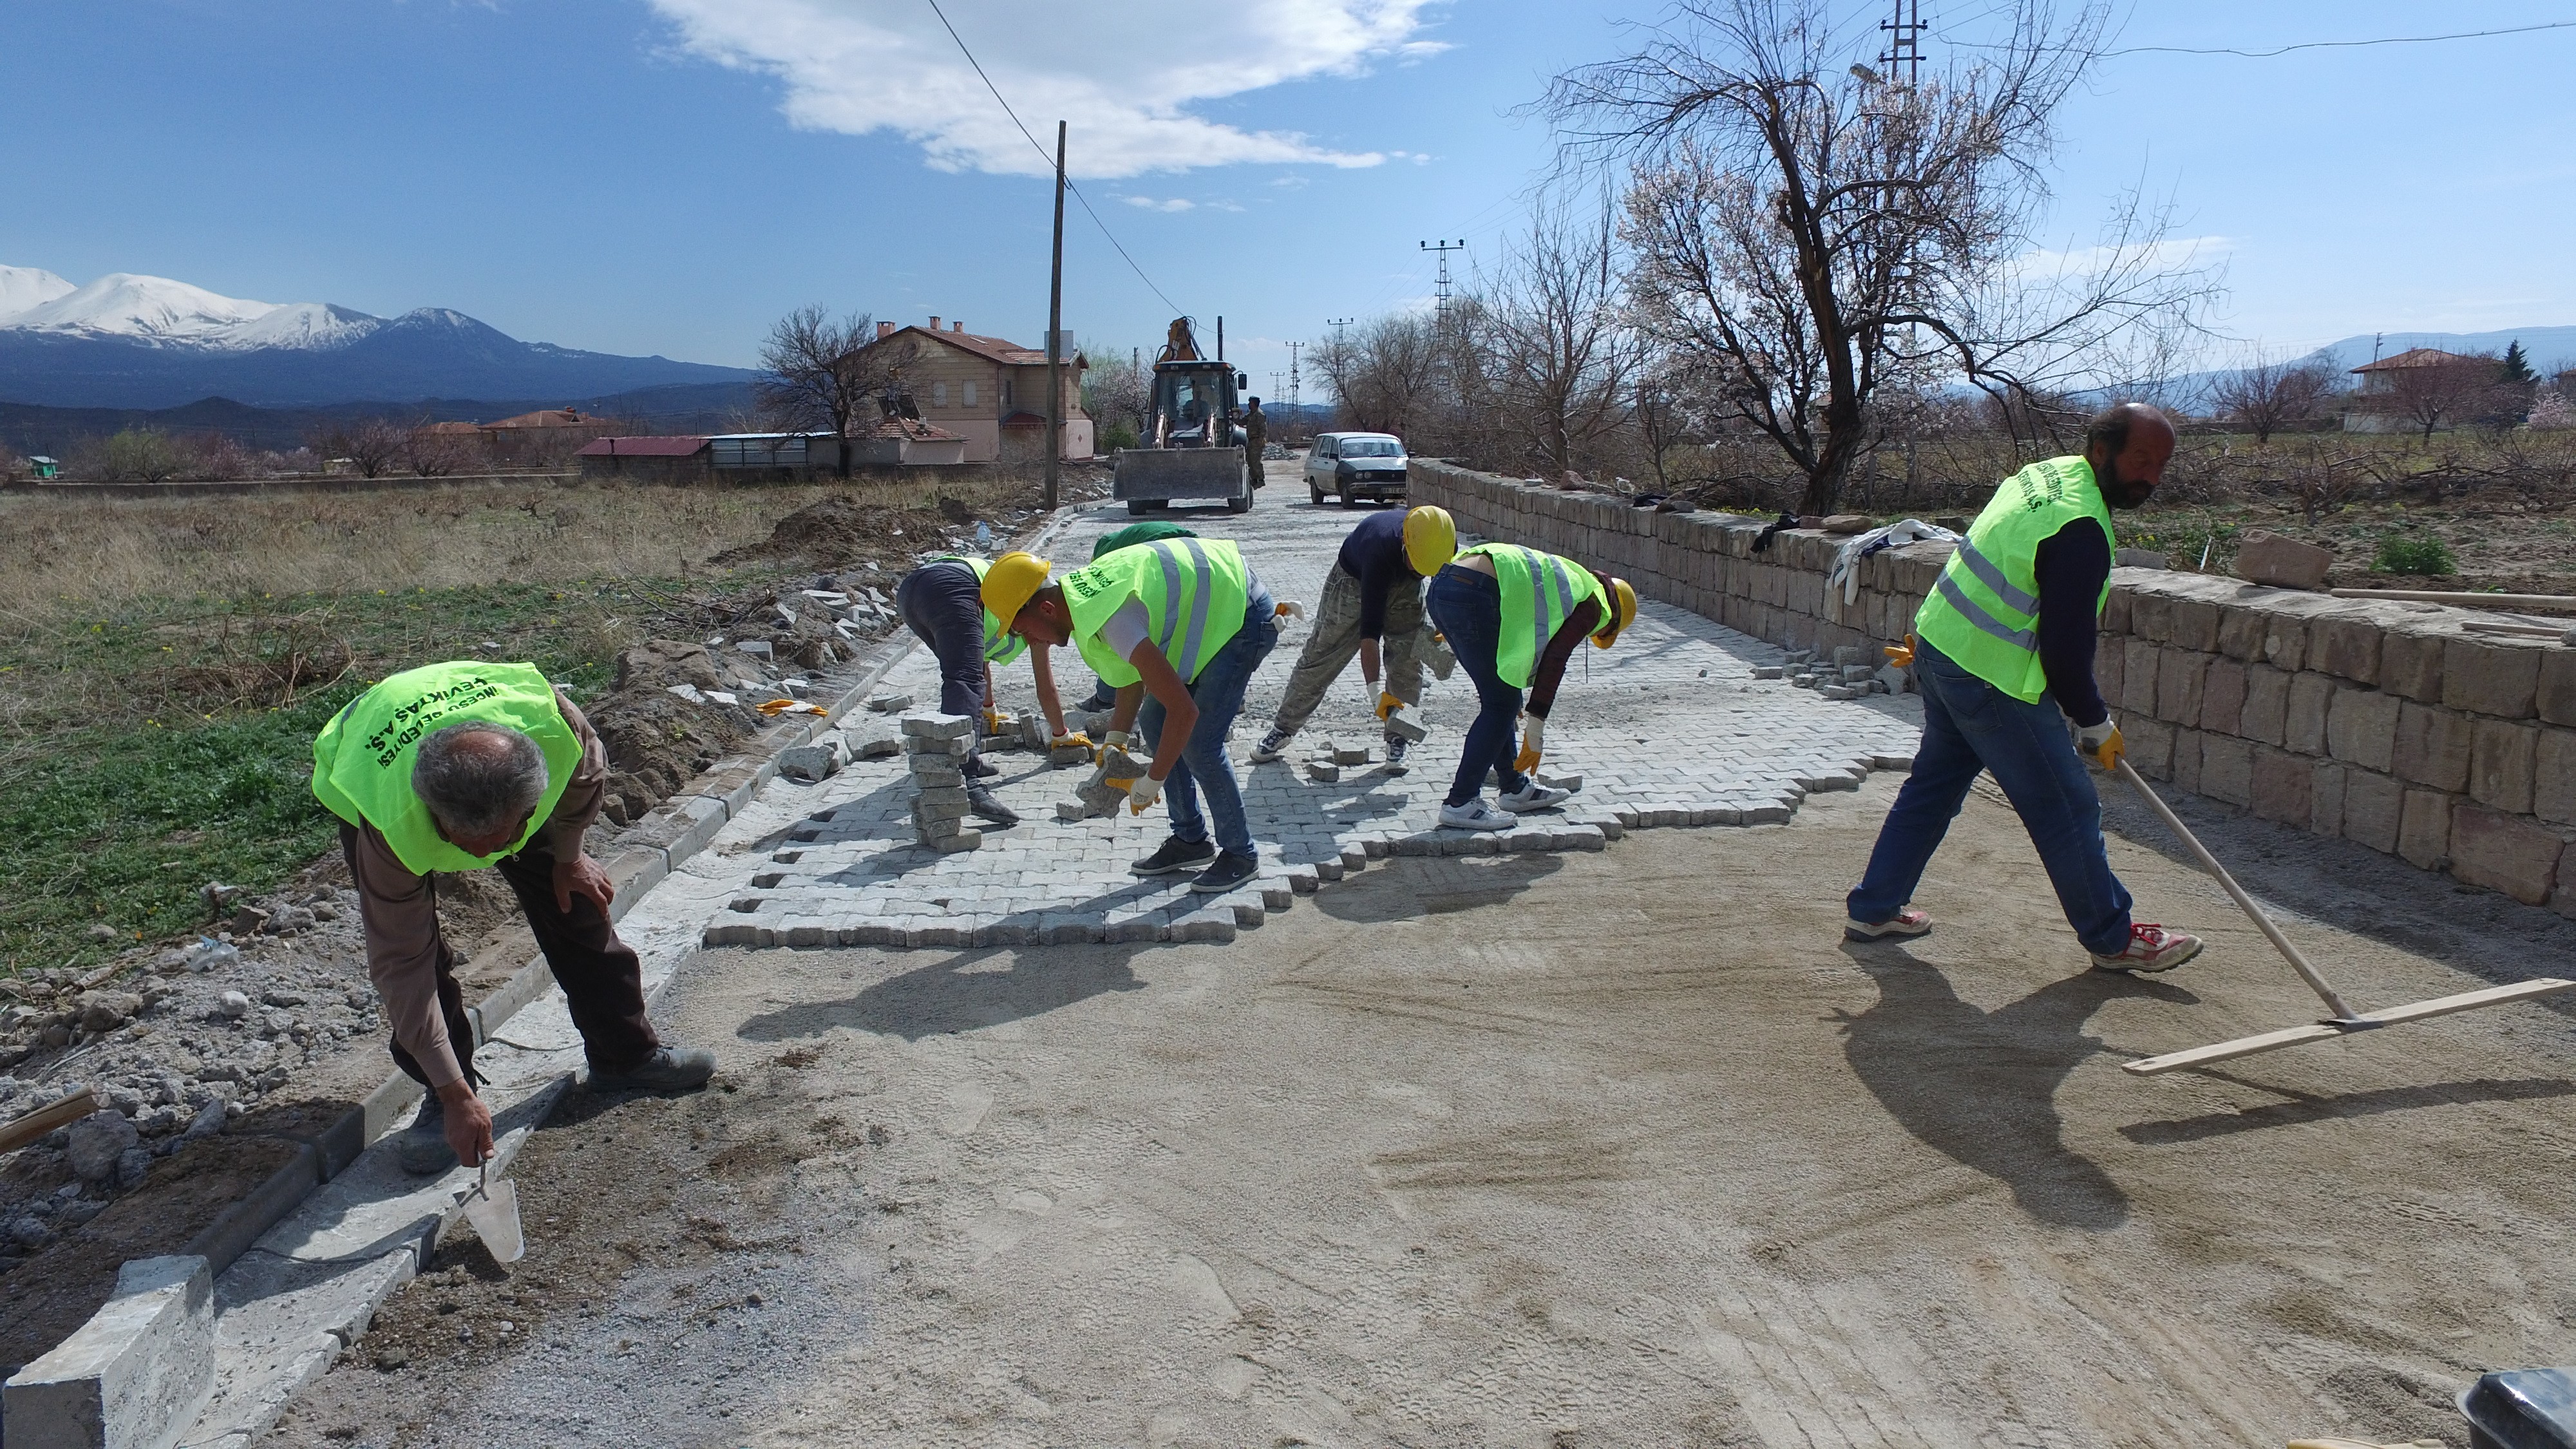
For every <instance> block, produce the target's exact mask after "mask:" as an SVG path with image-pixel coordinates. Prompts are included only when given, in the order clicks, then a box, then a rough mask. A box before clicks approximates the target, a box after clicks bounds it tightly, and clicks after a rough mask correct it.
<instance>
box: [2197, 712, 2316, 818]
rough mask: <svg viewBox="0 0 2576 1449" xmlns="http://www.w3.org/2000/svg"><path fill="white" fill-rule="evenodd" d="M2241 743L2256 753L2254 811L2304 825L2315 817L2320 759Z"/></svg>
mask: <svg viewBox="0 0 2576 1449" xmlns="http://www.w3.org/2000/svg"><path fill="white" fill-rule="evenodd" d="M2211 738H2212V739H2215V738H2217V737H2216V736H2214V735H2213V736H2211ZM2238 743H2240V744H2244V746H2245V748H2246V749H2248V750H2251V751H2252V752H2253V756H2254V780H2253V786H2252V791H2251V793H2252V804H2253V807H2254V813H2255V814H2257V815H2260V816H2262V817H2263V818H2264V819H2266V820H2278V821H2280V822H2281V823H2283V824H2285V825H2297V826H2303V827H2304V826H2306V825H2307V824H2308V823H2309V822H2310V821H2311V820H2312V819H2314V818H2315V814H2316V773H2317V763H2318V762H2317V761H2314V760H2311V759H2309V758H2307V757H2306V756H2304V755H2293V754H2291V753H2289V752H2288V751H2286V750H2276V749H2273V748H2271V747H2270V746H2268V745H2257V744H2252V743H2250V742H2245V741H2239V742H2238ZM2204 773H2206V771H2204Z"/></svg>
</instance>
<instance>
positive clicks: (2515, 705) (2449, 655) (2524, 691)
mask: <svg viewBox="0 0 2576 1449" xmlns="http://www.w3.org/2000/svg"><path fill="white" fill-rule="evenodd" d="M2541 652H2542V651H2541V650H2539V649H2536V648H2524V647H2520V646H2517V645H2511V644H2496V643H2489V642H2487V641H2484V640H2479V639H2465V638H2462V639H2452V640H2449V641H2447V642H2446V643H2445V644H2444V646H2443V651H2442V703H2444V704H2447V705H2449V706H2450V707H2451V708H2453V709H2465V710H2469V711H2471V712H2473V713H2476V714H2489V715H2494V716H2495V717H2497V718H2498V719H2529V718H2531V717H2532V716H2533V715H2534V714H2536V713H2538V709H2537V707H2536V706H2537V703H2538V696H2539V688H2540V658H2541Z"/></svg>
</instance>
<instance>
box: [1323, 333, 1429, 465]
mask: <svg viewBox="0 0 2576 1449" xmlns="http://www.w3.org/2000/svg"><path fill="white" fill-rule="evenodd" d="M1441 342H1442V337H1441V335H1440V328H1439V326H1438V324H1437V323H1436V322H1434V320H1433V319H1432V318H1430V317H1428V316H1422V315H1418V314H1412V313H1400V312H1399V313H1390V314H1389V315H1387V316H1384V317H1377V318H1372V319H1371V320H1369V321H1368V322H1366V323H1364V324H1363V325H1362V326H1361V327H1360V329H1359V332H1358V334H1357V335H1356V336H1354V337H1353V338H1351V340H1350V341H1349V342H1347V343H1327V344H1325V345H1324V346H1322V347H1319V348H1317V349H1316V368H1317V370H1318V371H1320V372H1322V373H1323V374H1324V376H1325V377H1326V378H1327V379H1328V380H1330V381H1331V383H1332V385H1333V392H1334V395H1335V396H1337V397H1338V398H1340V400H1341V410H1342V413H1343V416H1344V419H1345V420H1346V421H1347V422H1348V423H1349V425H1350V426H1351V427H1353V428H1357V429H1361V430H1364V431H1367V432H1373V433H1394V434H1396V435H1397V436H1398V437H1403V438H1408V439H1410V438H1411V437H1412V436H1413V428H1414V424H1415V423H1416V421H1417V420H1427V419H1428V417H1429V414H1430V412H1431V407H1430V404H1431V401H1432V389H1433V387H1434V385H1435V383H1436V382H1437V380H1438V377H1439V372H1440V362H1441V357H1440V351H1441Z"/></svg>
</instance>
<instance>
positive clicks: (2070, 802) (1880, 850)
mask: <svg viewBox="0 0 2576 1449" xmlns="http://www.w3.org/2000/svg"><path fill="white" fill-rule="evenodd" d="M2173 450H2174V430H2173V424H2171V423H2169V422H2167V421H2166V420H2165V416H2164V414H2163V413H2160V412H2158V411H2157V410H2156V409H2154V408H2152V407H2150V406H2148V405H2147V404H2145V403H2121V404H2118V405H2116V406H2114V407H2110V408H2106V409H2104V410H2103V411H2101V412H2100V413H2097V414H2095V415H2094V417H2093V420H2092V422H2091V423H2090V424H2088V425H2087V426H2086V428H2085V430H2084V452H2083V454H2082V455H2081V456H2080V457H2079V456H2070V457H2063V458H2050V459H2048V460H2046V461H2044V462H2039V463H2033V464H2031V465H2030V466H2029V467H2027V468H2024V469H2022V470H2021V471H2020V472H2018V473H2016V474H2014V475H2013V476H2012V477H2010V478H2007V479H2005V480H2004V482H2003V486H2002V487H2000V488H1997V489H1996V490H1995V496H1994V498H1993V500H1992V501H1990V502H1989V503H1987V504H1986V507H1985V511H1984V512H1982V513H1980V514H1978V515H1977V521H1976V522H1975V523H1974V524H1973V525H1971V526H1970V527H1969V529H1968V536H1967V537H1966V538H1965V539H1962V540H1961V541H1960V543H1959V548H1958V551H1957V552H1956V553H1954V554H1952V555H1951V557H1950V561H1949V563H1948V564H1947V565H1946V566H1945V567H1944V568H1943V569H1942V571H1941V577H1940V580H1939V582H1938V583H1937V584H1936V585H1935V586H1934V588H1933V590H1932V593H1931V596H1930V597H1928V598H1926V599H1925V600H1924V601H1923V608H1922V610H1921V611H1920V612H1919V613H1917V614H1916V615H1915V619H1914V632H1915V635H1916V636H1917V642H1916V644H1915V646H1914V654H1913V664H1914V678H1915V683H1916V685H1917V687H1918V688H1919V689H1921V691H1922V694H1923V742H1922V744H1921V745H1920V746H1918V747H1917V749H1916V752H1915V756H1914V772H1913V773H1912V774H1911V775H1909V776H1907V777H1906V781H1905V785H1904V787H1903V788H1902V789H1900V790H1899V791H1897V795H1896V804H1895V805H1894V806H1893V807H1892V808H1891V809H1890V810H1889V811H1888V813H1887V822H1886V823H1885V824H1884V825H1882V826H1881V827H1880V828H1879V833H1878V845H1877V847H1876V848H1875V849H1873V850H1872V851H1871V852H1870V857H1869V869H1868V871H1867V872H1866V873H1864V874H1863V875H1862V877H1861V882H1860V884H1859V885H1858V886H1855V887H1854V888H1853V889H1852V892H1851V895H1850V897H1849V899H1848V901H1847V903H1846V906H1847V910H1848V912H1849V917H1850V919H1849V920H1848V921H1847V922H1846V923H1845V925H1844V934H1845V935H1846V936H1848V937H1849V938H1850V939H1852V940H1856V941H1866V940H1876V939H1879V938H1881V937H1885V936H1920V935H1922V934H1924V933H1925V932H1927V931H1929V930H1931V929H1932V918H1931V917H1930V916H1929V915H1927V914H1925V913H1924V912H1922V911H1919V910H1916V909H1915V908H1914V907H1913V906H1912V905H1910V904H1909V902H1910V901H1911V900H1912V898H1913V895H1914V888H1915V886H1916V885H1917V884H1918V883H1919V882H1920V881H1921V880H1922V879H1923V871H1924V868H1925V867H1926V866H1927V865H1929V864H1930V863H1931V860H1932V852H1933V851H1934V850H1935V849H1937V848H1938V847H1939V846H1940V844H1941V837H1942V836H1943V835H1944V834H1945V833H1947V832H1948V830H1949V828H1950V819H1951V817H1952V816H1955V815H1957V814H1958V813H1959V807H1960V805H1961V804H1962V803H1964V802H1965V801H1966V799H1967V797H1968V787H1969V785H1971V784H1973V783H1974V782H1975V780H1976V778H1977V775H1978V773H1979V772H1980V771H1985V770H1991V771H1993V772H1994V776H1995V781H1996V783H1998V784H2000V785H2001V786H2003V791H2004V796H2005V798H2006V799H2008V800H2010V801H2011V802H2012V807H2013V810H2014V812H2015V813H2016V814H2018V815H2020V816H2021V822H2022V825H2023V827H2024V828H2026V829H2027V830H2029V831H2030V839H2031V844H2032V845H2034V846H2037V847H2038V849H2039V858H2040V861H2041V863H2042V864H2043V865H2045V866H2046V867H2047V868H2048V878H2049V881H2050V883H2051V884H2052V885H2054V886H2055V887H2056V888H2057V899H2058V904H2059V905H2061V906H2062V907H2064V908H2065V911H2066V922H2067V924H2068V925H2070V926H2073V927H2074V928H2075V935H2076V939H2077V940H2079V941H2081V942H2083V944H2084V949H2085V950H2086V951H2087V952H2089V953H2090V954H2091V956H2092V958H2093V964H2094V966H2096V967H2097V968H2099V969H2101V970H2104V971H2170V970H2172V969H2173V968H2174V967H2176V966H2180V965H2181V964H2183V963H2184V962H2186V961H2188V960H2190V959H2191V958H2192V957H2194V956H2196V955H2198V954H2200V944H2201V943H2200V940H2199V938H2198V937H2195V936H2187V935H2185V934H2183V933H2182V932H2180V931H2168V930H2166V929H2165V928H2164V927H2162V926H2155V925H2147V924H2144V923H2141V922H2133V921H2131V920H2130V919H2129V904H2130V902H2129V892H2128V889H2127V888H2126V887H2124V886H2122V885H2121V884H2120V881H2119V878H2118V877H2117V876H2114V875H2113V874H2111V862H2110V858H2109V856H2108V855H2107V854H2105V852H2104V850H2103V846H2102V802H2101V799H2100V797H2099V796H2097V795H2096V794H2095V793H2094V791H2093V782H2092V780H2091V779H2090V778H2089V777H2087V776H2086V774H2085V772H2084V764H2083V761H2085V760H2090V761H2091V762H2092V763H2094V764H2096V765H2098V766H2100V767H2101V768H2102V769H2104V770H2109V769H2111V768H2112V767H2113V765H2115V764H2116V763H2117V762H2118V761H2119V759H2120V756H2121V754H2122V753H2123V751H2124V750H2125V748H2126V746H2125V744H2124V742H2123V741H2122V740H2121V738H2120V727H2119V725H2118V723H2116V722H2115V721H2113V720H2112V718H2111V711H2110V707H2109V706H2107V705H2105V704H2104V703H2103V702H2102V694H2101V691H2100V690H2099V689H2098V688H2096V687H2095V685H2094V683H2093V649H2094V631H2095V628H2096V625H2097V623H2098V621H2099V620H2100V618H2101V613H2102V605H2103V603H2104V602H2105V601H2106V600H2108V599H2109V598H2110V596H2111V513H2110V510H2111V509H2114V508H2123V509H2125V508H2135V507H2137V506H2139V505H2140V504H2142V503H2144V502H2146V501H2147V497H2148V495H2149V494H2151V493H2153V492H2154V491H2155V489H2156V485H2157V483H2159V482H2160V481H2162V480H2163V478H2164V471H2165V464H2166V463H2167V462H2168V461H2169V460H2170V459H2171V458H2172V457H2173ZM2070 726H2072V728H2073V734H2072V737H2071V738H2070V736H2069V732H2068V731H2069V727H2070ZM2079 756H2080V758H2079Z"/></svg>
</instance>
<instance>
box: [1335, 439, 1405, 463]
mask: <svg viewBox="0 0 2576 1449" xmlns="http://www.w3.org/2000/svg"><path fill="white" fill-rule="evenodd" d="M1342 456H1343V457H1345V458H1401V457H1403V456H1404V445H1403V444H1402V443H1399V442H1397V441H1396V440H1395V439H1393V438H1344V439H1342Z"/></svg>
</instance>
